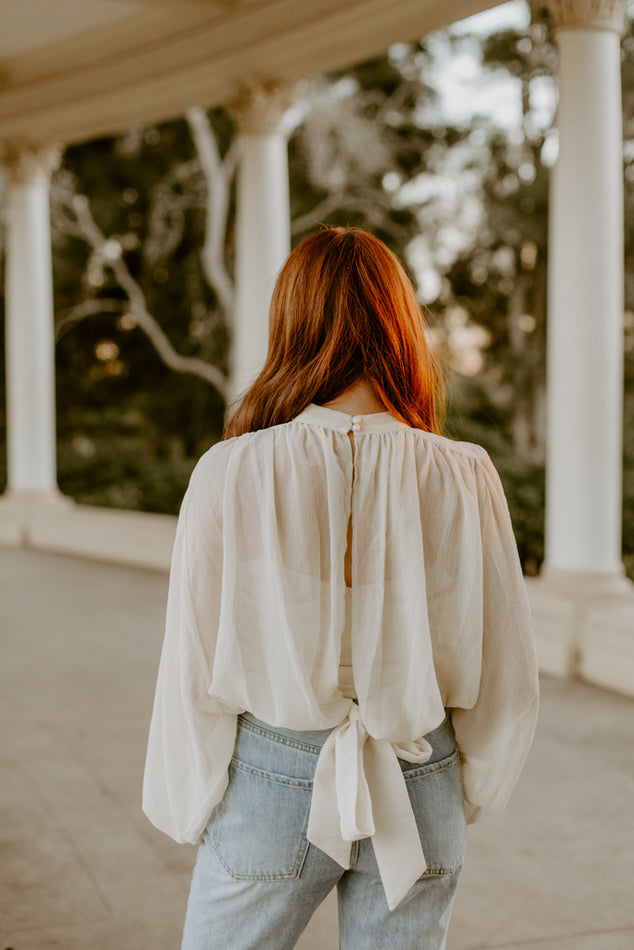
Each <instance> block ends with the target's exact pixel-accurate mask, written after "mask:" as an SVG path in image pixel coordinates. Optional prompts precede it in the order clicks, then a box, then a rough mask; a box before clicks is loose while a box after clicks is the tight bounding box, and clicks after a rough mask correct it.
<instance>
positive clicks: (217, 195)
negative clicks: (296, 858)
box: [187, 107, 237, 324]
mask: <svg viewBox="0 0 634 950" xmlns="http://www.w3.org/2000/svg"><path fill="white" fill-rule="evenodd" d="M187 121H188V123H189V128H190V131H191V134H192V138H193V140H194V145H195V146H196V151H197V153H198V158H199V160H200V165H201V168H202V170H203V174H204V176H205V180H206V183H207V200H206V212H207V213H206V215H205V222H206V226H205V241H204V244H203V248H202V252H201V260H202V265H203V271H204V274H205V277H206V278H207V282H208V283H209V286H210V287H211V288H212V290H213V291H214V292H215V294H216V296H217V298H218V302H219V304H220V307H221V308H222V311H223V314H224V316H225V319H226V321H227V323H229V324H230V323H231V322H232V317H233V304H234V285H233V281H232V280H231V277H230V276H229V272H228V270H227V267H226V263H225V239H226V233H227V217H228V214H229V199H230V189H231V181H232V179H233V176H234V174H235V169H236V163H237V150H236V148H235V143H234V145H233V146H232V147H231V148H230V149H229V150H228V152H227V154H226V155H225V158H224V160H223V159H222V158H221V157H220V151H219V149H218V142H217V141H216V136H215V135H214V131H213V129H212V126H211V123H210V121H209V116H208V115H207V113H206V112H205V110H204V109H201V108H199V107H196V108H191V109H189V110H188V111H187Z"/></svg>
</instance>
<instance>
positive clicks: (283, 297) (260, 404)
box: [223, 227, 445, 439]
mask: <svg viewBox="0 0 634 950" xmlns="http://www.w3.org/2000/svg"><path fill="white" fill-rule="evenodd" d="M269 333H270V336H269V349H268V354H267V357H266V362H265V364H264V366H263V368H262V370H261V372H260V373H259V375H258V376H257V378H256V379H255V381H254V382H253V383H252V384H251V386H250V387H249V388H248V389H247V390H246V392H245V393H244V395H243V396H242V397H241V398H240V397H238V400H239V401H238V405H237V408H236V409H235V411H234V413H233V415H232V416H231V417H230V418H229V421H228V423H227V425H226V427H225V431H224V433H223V438H224V439H229V438H232V437H233V436H236V435H242V434H243V433H244V432H253V431H255V430H257V429H266V428H268V427H269V426H274V425H278V424H279V423H282V422H288V421H290V420H291V419H293V418H294V417H295V416H296V415H298V414H299V413H300V412H302V410H303V409H305V408H306V406H308V405H309V403H311V402H314V403H317V404H318V405H321V404H323V403H326V402H329V401H330V400H331V399H334V398H335V397H336V396H338V395H339V394H340V393H342V392H344V390H346V389H348V388H349V387H350V386H352V384H353V383H355V382H356V381H358V380H360V379H364V380H366V381H367V382H368V383H370V385H371V386H372V388H373V389H374V391H375V393H376V396H377V398H378V399H379V400H380V401H381V402H382V403H383V405H384V406H385V409H386V411H388V412H390V413H391V414H392V415H394V416H396V417H397V418H398V419H400V420H401V421H403V422H405V423H407V424H408V425H410V426H413V427H415V428H418V429H425V430H427V431H428V432H436V433H438V434H442V423H443V420H444V414H445V380H444V375H443V371H442V368H441V363H440V359H439V357H438V355H437V354H436V353H435V352H434V351H433V350H432V349H431V348H430V347H429V345H428V343H427V340H426V336H425V324H424V319H423V316H422V313H421V310H420V308H419V306H418V303H417V300H416V296H415V293H414V289H413V287H412V284H411V282H410V280H409V278H408V277H407V274H406V273H405V270H404V269H403V266H402V265H401V263H400V262H399V260H398V259H397V257H396V256H395V255H394V254H393V253H392V252H391V251H390V250H389V248H387V247H386V245H385V244H384V243H383V242H382V241H380V240H379V239H378V238H376V237H374V236H373V235H372V234H369V233H368V232H367V231H364V230H362V229H361V228H341V227H337V228H325V229H323V230H322V231H319V232H318V233H316V234H312V235H310V236H309V237H307V238H305V239H304V240H303V241H302V242H301V243H300V244H298V246H297V247H296V248H295V249H294V250H293V251H292V253H291V254H290V256H289V257H288V259H287V260H286V263H285V264H284V266H283V267H282V270H281V271H280V274H279V276H278V279H277V282H276V284H275V288H274V291H273V296H272V299H271V307H270V311H269Z"/></svg>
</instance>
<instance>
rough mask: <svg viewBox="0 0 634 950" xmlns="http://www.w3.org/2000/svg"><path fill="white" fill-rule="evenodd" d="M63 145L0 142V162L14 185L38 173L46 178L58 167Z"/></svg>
mask: <svg viewBox="0 0 634 950" xmlns="http://www.w3.org/2000/svg"><path fill="white" fill-rule="evenodd" d="M62 153H63V147H62V146H61V145H58V144H54V145H41V144H37V143H35V142H28V141H10V142H0V164H1V165H3V166H4V167H5V169H6V170H7V173H8V175H9V180H10V181H11V183H12V184H14V185H24V184H27V183H28V182H30V181H32V180H33V179H34V178H35V177H37V176H38V175H44V176H45V177H46V178H48V177H50V175H51V174H52V173H53V172H54V171H55V170H56V169H57V168H58V167H59V164H60V162H61V159H62Z"/></svg>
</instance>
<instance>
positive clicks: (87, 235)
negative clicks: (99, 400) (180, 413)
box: [71, 195, 228, 398]
mask: <svg viewBox="0 0 634 950" xmlns="http://www.w3.org/2000/svg"><path fill="white" fill-rule="evenodd" d="M71 207H72V209H73V211H74V214H75V217H76V220H77V225H78V227H79V230H80V232H81V234H82V237H83V238H84V240H86V241H87V242H88V244H89V245H90V246H91V247H92V248H93V250H94V251H96V252H99V253H101V254H102V255H103V258H104V261H105V263H106V264H107V266H108V267H110V269H111V270H112V272H113V274H114V276H115V277H116V279H117V282H118V284H119V286H120V287H121V289H122V290H124V291H125V293H126V294H127V296H128V301H129V306H127V307H126V310H127V311H128V312H129V313H130V314H131V315H132V316H133V317H134V319H135V320H136V322H137V325H138V326H139V328H140V329H141V330H143V332H144V333H145V335H146V336H147V337H148V339H149V341H150V343H151V344H152V346H153V347H154V349H155V350H156V352H157V353H158V354H159V356H160V357H161V359H162V360H163V362H164V363H165V365H166V366H169V367H170V369H173V370H175V371H176V372H177V373H189V374H191V375H193V376H199V377H200V378H201V379H204V380H206V381H207V382H208V383H211V385H212V386H214V387H215V388H216V389H217V390H218V392H219V393H221V395H222V396H224V397H225V398H227V397H228V381H227V378H226V377H225V375H224V374H223V373H222V372H221V371H220V370H219V369H217V367H215V366H212V365H210V364H209V363H206V362H205V361H204V360H201V359H199V358H198V357H195V356H182V355H181V354H180V353H177V351H176V350H175V349H174V347H173V346H172V344H171V342H170V340H169V338H168V337H167V336H166V334H165V333H164V332H163V329H162V328H161V327H160V325H159V324H158V322H157V321H156V320H155V318H154V317H153V316H152V314H151V313H150V311H149V310H148V308H147V304H146V300H145V294H144V293H143V290H142V289H141V287H140V286H139V284H138V283H137V281H136V280H135V279H134V277H133V276H132V274H131V273H130V271H129V269H128V265H127V264H126V262H125V260H124V258H123V256H122V255H121V253H120V247H119V253H116V252H115V249H114V245H113V239H112V238H110V239H106V237H105V236H104V234H103V233H102V231H101V229H100V228H99V227H98V225H97V223H96V222H95V219H94V218H93V216H92V213H91V211H90V206H89V203H88V199H87V198H86V197H85V195H74V196H73V197H72V199H71Z"/></svg>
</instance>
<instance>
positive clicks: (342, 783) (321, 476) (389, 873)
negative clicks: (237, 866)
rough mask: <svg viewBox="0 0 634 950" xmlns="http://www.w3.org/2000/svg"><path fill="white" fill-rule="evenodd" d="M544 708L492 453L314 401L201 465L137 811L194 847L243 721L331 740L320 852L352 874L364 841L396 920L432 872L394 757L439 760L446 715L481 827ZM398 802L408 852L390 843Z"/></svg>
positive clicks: (180, 553) (318, 809) (318, 820)
mask: <svg viewBox="0 0 634 950" xmlns="http://www.w3.org/2000/svg"><path fill="white" fill-rule="evenodd" d="M350 436H352V439H351V438H350ZM352 440H353V441H352ZM349 518H351V522H352V542H351V548H352V549H351V554H352V562H351V563H352V585H351V589H350V590H349V591H348V590H347V588H346V585H345V576H344V557H345V553H346V548H347V529H348V521H349ZM346 599H348V600H349V608H348V609H349V630H348V634H349V651H350V652H349V656H346V657H344V656H342V635H343V631H344V627H345V623H346ZM346 652H347V651H346ZM342 661H345V662H344V663H343V666H342V668H341V670H340V662H342ZM350 687H353V688H352V689H351V688H350ZM355 692H356V698H357V700H358V705H357V704H356V703H355V702H353V700H352V698H351V696H354V695H355ZM537 707H538V685H537V661H536V653H535V643H534V636H533V631H532V625H531V617H530V611H529V606H528V602H527V597H526V591H525V585H524V580H523V577H522V571H521V566H520V561H519V557H518V552H517V546H516V543H515V539H514V536H513V530H512V526H511V520H510V516H509V512H508V506H507V503H506V499H505V496H504V492H503V489H502V485H501V482H500V479H499V476H498V474H497V472H496V470H495V468H494V466H493V464H492V462H491V460H490V458H489V456H488V454H487V453H486V451H485V450H484V449H483V448H482V447H480V446H478V445H475V444H472V443H466V442H457V441H454V440H451V439H448V438H446V437H443V436H439V435H435V434H432V433H428V432H424V431H421V430H418V429H413V428H410V427H408V426H407V425H405V424H404V423H402V422H401V421H399V420H397V419H396V418H394V417H393V416H391V415H390V414H389V413H386V412H381V413H376V414H370V415H363V416H350V415H348V414H347V413H343V412H340V411H338V410H334V409H327V408H325V407H322V406H317V405H314V404H311V405H310V406H308V407H307V408H306V409H305V410H304V411H303V412H302V413H301V414H300V415H299V416H297V417H296V418H295V419H294V420H292V421H291V422H288V423H284V424H282V425H277V426H273V427H271V428H268V429H263V430H259V431H257V432H252V433H246V434H244V435H242V436H239V437H236V438H233V439H229V440H227V441H224V442H220V443H218V444H216V445H214V446H213V447H212V448H211V449H210V450H209V451H208V452H206V453H205V454H204V455H203V456H202V458H201V459H200V461H199V463H198V464H197V466H196V468H195V470H194V472H193V474H192V477H191V480H190V484H189V487H188V489H187V492H186V494H185V497H184V500H183V503H182V507H181V511H180V515H179V519H178V524H177V531H176V538H175V543H174V550H173V555H172V565H171V573H170V581H169V592H168V604H167V617H166V629H165V637H164V642H163V650H162V655H161V662H160V667H159V674H158V682H157V688H156V695H155V701H154V709H153V715H152V722H151V727H150V735H149V743H148V752H147V760H146V768H145V779H144V790H143V808H144V811H145V812H146V814H147V816H148V817H149V818H150V820H151V821H152V822H153V823H154V824H155V825H156V826H157V827H158V828H160V829H161V830H162V831H164V832H166V833H167V834H168V835H170V836H171V837H172V838H174V839H175V840H176V841H181V842H192V843H196V842H198V841H199V840H200V838H201V835H202V832H203V830H204V828H205V825H206V823H207V821H208V818H209V816H210V814H211V811H212V810H213V808H214V806H215V805H216V803H217V802H218V801H220V799H221V798H222V796H223V794H224V791H225V789H226V786H227V782H228V764H229V761H230V759H231V756H232V753H233V746H234V741H235V735H236V727H237V715H238V713H240V712H243V711H249V712H251V713H252V714H253V715H254V716H256V717H257V718H258V719H262V720H264V721H265V722H267V723H269V724H271V725H272V726H280V727H284V728H290V729H297V730H303V729H327V728H333V727H337V728H333V734H332V735H331V736H330V737H329V742H328V743H327V744H326V746H324V749H323V750H322V753H321V755H320V760H319V762H318V766H317V773H316V776H315V784H314V789H313V796H312V804H311V815H310V821H309V826H308V837H309V840H311V841H312V842H313V843H314V844H317V845H318V846H319V847H321V848H322V849H323V850H325V851H326V852H327V853H329V854H331V856H332V857H334V858H335V860H338V861H339V863H341V864H342V866H343V867H347V866H349V863H347V862H348V861H349V855H350V842H351V841H352V840H355V837H356V838H359V837H365V836H368V835H371V836H372V837H373V844H374V846H375V852H376V853H377V860H378V862H379V868H380V871H381V874H382V878H383V883H384V886H385V890H386V896H387V899H388V903H389V904H390V906H391V907H393V906H396V904H397V903H398V902H399V901H400V899H402V897H403V896H404V894H405V893H406V891H407V889H408V888H409V886H410V885H411V883H413V881H414V880H416V878H417V877H418V876H419V875H420V873H422V871H424V869H425V862H424V855H423V854H422V850H420V846H418V847H417V846H416V844H415V843H412V841H411V837H410V841H409V844H408V842H407V838H408V836H410V833H411V831H412V828H411V822H412V821H413V816H412V815H411V809H410V808H409V805H408V801H407V792H406V789H405V787H404V781H403V779H402V772H401V770H400V766H399V765H398V761H397V756H398V757H400V758H406V759H409V761H417V762H423V761H426V758H428V757H429V755H430V754H431V750H430V749H429V748H425V746H426V743H425V742H424V740H422V739H421V737H422V736H424V735H425V734H427V733H429V732H431V731H432V730H433V729H435V728H436V727H437V726H438V725H439V724H440V723H441V722H442V721H443V719H444V717H445V715H446V711H448V712H449V714H450V715H451V718H452V722H453V727H454V730H455V734H456V740H457V745H458V750H459V754H460V760H461V771H462V780H463V791H464V805H465V814H466V817H467V820H468V821H474V820H476V819H477V818H478V817H479V816H480V815H481V814H482V813H484V812H489V811H492V812H497V811H501V810H503V809H504V807H505V806H506V803H507V801H508V799H509V796H510V794H511V792H512V789H513V787H514V785H515V783H516V781H517V779H518V777H519V774H520V772H521V770H522V767H523V765H524V762H525V759H526V756H527V754H528V751H529V748H530V745H531V742H532V738H533V733H534V729H535V723H536V717H537ZM331 740H332V741H331ZM368 756H369V757H370V758H372V756H374V759H375V760H376V761H375V766H376V768H375V767H373V769H372V774H374V775H377V774H380V775H381V776H382V777H381V778H380V779H375V785H377V787H376V788H374V789H373V788H369V786H368V783H367V780H366V779H367V776H366V774H365V772H366V771H368V768H369V766H368ZM364 762H365V766H364ZM394 766H395V767H396V770H398V774H397V771H396V770H395V768H394ZM364 768H365V771H364ZM377 768H378V772H377ZM381 783H382V786H381V788H379V787H378V784H381ZM401 786H402V787H401ZM403 793H405V798H403ZM386 799H389V800H390V801H391V802H392V804H393V808H394V809H395V810H396V811H397V812H398V811H400V812H401V813H403V821H404V824H403V828H405V827H407V828H408V831H407V833H406V834H405V836H404V835H403V834H402V833H401V835H400V836H399V835H392V834H391V833H390V832H389V831H388V830H387V829H386V828H379V827H377V815H378V813H379V811H380V812H381V813H382V814H383V813H384V812H385V808H386ZM379 802H380V808H379V807H378V803H379ZM373 805H374V809H373ZM414 835H415V837H416V839H417V838H418V836H417V835H416V832H415V825H414ZM403 848H405V851H406V853H405V854H403V853H402V849H403Z"/></svg>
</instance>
